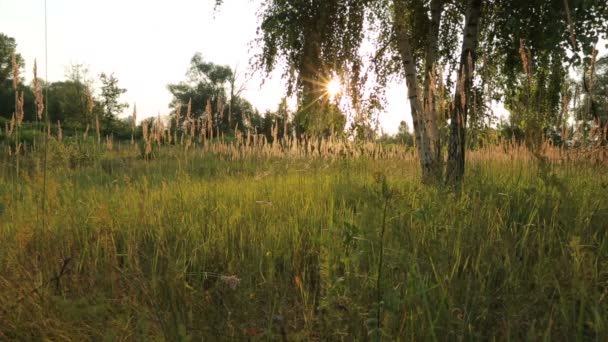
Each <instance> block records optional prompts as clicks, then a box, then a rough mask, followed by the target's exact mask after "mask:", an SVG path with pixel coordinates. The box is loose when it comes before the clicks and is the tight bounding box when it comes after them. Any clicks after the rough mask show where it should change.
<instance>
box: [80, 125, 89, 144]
mask: <svg viewBox="0 0 608 342" xmlns="http://www.w3.org/2000/svg"><path fill="white" fill-rule="evenodd" d="M90 128H91V126H90V125H89V124H87V128H86V129H85V131H84V133H83V134H82V139H83V140H87V138H88V137H89V129H90Z"/></svg>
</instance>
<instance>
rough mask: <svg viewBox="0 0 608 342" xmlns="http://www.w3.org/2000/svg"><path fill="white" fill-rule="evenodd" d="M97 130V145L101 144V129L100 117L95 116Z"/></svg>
mask: <svg viewBox="0 0 608 342" xmlns="http://www.w3.org/2000/svg"><path fill="white" fill-rule="evenodd" d="M95 130H96V131H97V144H101V127H100V126H99V115H97V114H96V115H95Z"/></svg>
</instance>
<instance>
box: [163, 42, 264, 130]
mask: <svg viewBox="0 0 608 342" xmlns="http://www.w3.org/2000/svg"><path fill="white" fill-rule="evenodd" d="M187 76H188V79H187V80H186V81H182V82H180V83H177V84H169V85H168V86H167V88H168V89H169V91H170V92H171V94H172V95H173V100H172V101H171V104H170V106H171V107H172V108H173V110H174V114H175V110H176V109H177V107H178V106H181V118H182V119H184V120H185V119H186V117H185V112H186V108H187V105H188V103H191V117H192V118H193V119H203V118H206V110H207V103H208V102H209V103H211V113H212V115H213V127H214V129H217V128H218V127H219V129H220V130H221V131H222V132H224V133H227V132H231V131H232V130H233V129H234V128H235V127H236V126H237V125H238V127H240V129H241V131H243V130H244V129H245V128H248V127H250V125H251V123H250V122H249V121H250V120H251V118H252V116H253V115H255V114H256V110H255V109H254V108H253V106H252V105H251V104H250V103H249V102H248V101H247V100H246V99H244V98H242V97H240V93H239V92H238V90H235V89H234V87H236V84H235V82H236V80H235V78H236V75H235V72H234V71H233V70H232V69H231V68H230V67H228V66H222V65H217V64H215V63H212V62H207V61H205V60H204V59H203V56H202V54H200V53H196V54H195V55H194V56H193V57H192V59H191V61H190V68H189V69H188V72H187ZM228 87H230V88H229V90H230V97H228V94H227V91H226V90H227V88H228ZM179 124H180V125H181V124H182V123H181V122H180V123H179Z"/></svg>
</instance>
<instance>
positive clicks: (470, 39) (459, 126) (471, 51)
mask: <svg viewBox="0 0 608 342" xmlns="http://www.w3.org/2000/svg"><path fill="white" fill-rule="evenodd" d="M481 4H482V0H468V4H467V13H466V20H465V26H464V37H463V40H462V52H461V54H460V67H459V68H458V75H457V80H456V93H455V94H454V102H453V105H452V110H451V115H450V144H449V148H448V162H447V169H446V182H447V183H448V184H451V185H458V184H460V182H461V181H462V178H463V177H464V164H465V162H464V161H465V136H466V125H467V113H468V102H469V101H468V100H469V98H470V96H469V95H470V92H471V83H472V78H473V71H474V68H475V59H476V54H475V52H476V49H477V40H478V33H479V19H480V18H481Z"/></svg>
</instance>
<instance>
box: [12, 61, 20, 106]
mask: <svg viewBox="0 0 608 342" xmlns="http://www.w3.org/2000/svg"><path fill="white" fill-rule="evenodd" d="M11 64H12V67H13V89H14V90H15V96H17V88H18V87H19V64H17V55H15V53H14V52H13V56H12V58H11Z"/></svg>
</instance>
